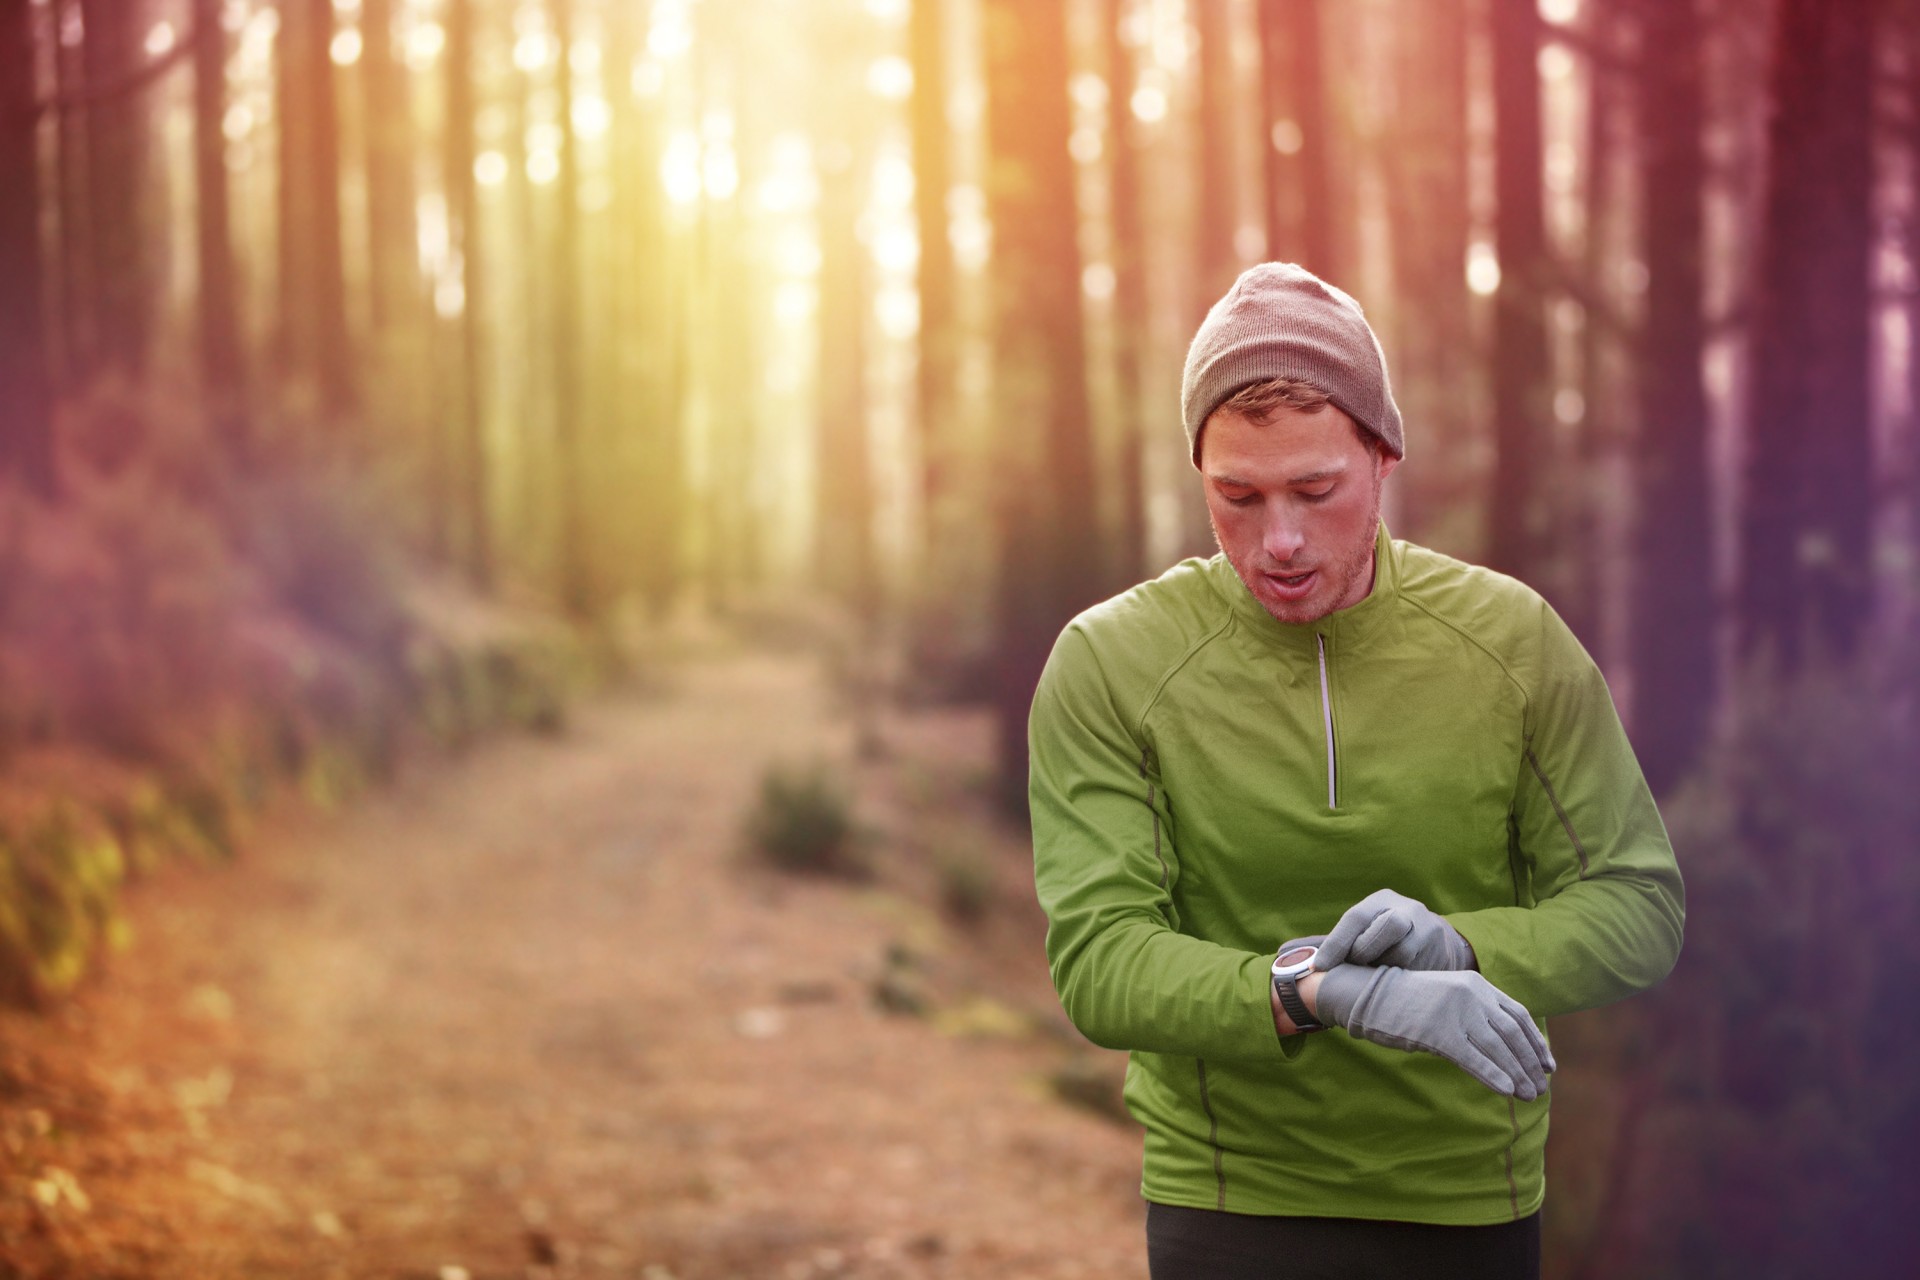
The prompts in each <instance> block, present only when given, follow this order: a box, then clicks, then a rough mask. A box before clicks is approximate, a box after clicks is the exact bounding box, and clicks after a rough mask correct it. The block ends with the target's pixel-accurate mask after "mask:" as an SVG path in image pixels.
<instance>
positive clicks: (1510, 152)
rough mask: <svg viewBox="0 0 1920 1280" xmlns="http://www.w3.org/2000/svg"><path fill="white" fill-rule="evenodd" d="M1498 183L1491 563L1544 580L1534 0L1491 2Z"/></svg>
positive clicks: (1544, 368)
mask: <svg viewBox="0 0 1920 1280" xmlns="http://www.w3.org/2000/svg"><path fill="white" fill-rule="evenodd" d="M1491 16H1492V20H1493V80H1494V85H1493V94H1494V119H1495V128H1496V131H1497V133H1496V144H1495V160H1494V187H1495V198H1496V200H1497V202H1498V212H1497V214H1496V217H1495V226H1496V228H1497V233H1496V240H1497V243H1498V246H1499V254H1500V287H1499V290H1498V291H1497V292H1496V293H1495V295H1494V304H1495V312H1494V330H1493V419H1494V446H1495V449H1496V456H1495V461H1494V472H1493V494H1492V499H1491V501H1492V513H1491V515H1492V519H1491V521H1490V523H1491V537H1490V541H1489V546H1488V553H1487V562H1488V564H1489V565H1490V566H1491V567H1493V568H1495V569H1498V570H1500V571H1501V572H1503V573H1509V574H1512V575H1513V576H1514V577H1516V578H1520V579H1522V580H1523V581H1526V582H1530V583H1532V584H1533V585H1534V586H1536V587H1544V585H1545V584H1543V583H1542V581H1541V576H1542V572H1543V570H1544V568H1545V563H1546V557H1545V554H1544V549H1545V547H1546V545H1547V543H1548V541H1549V536H1550V531H1549V528H1548V520H1547V512H1546V510H1545V506H1544V504H1543V503H1542V502H1541V500H1540V498H1541V495H1540V492H1539V490H1540V483H1541V475H1542V467H1541V465H1540V459H1541V458H1542V457H1543V456H1544V454H1545V453H1546V446H1547V441H1546V439H1545V433H1546V432H1547V430H1548V427H1549V424H1550V421H1551V411H1550V407H1549V405H1548V398H1549V392H1550V379H1549V362H1548V352H1547V327H1546V308H1545V298H1544V289H1545V283H1546V281H1547V280H1548V278H1549V275H1548V270H1547V238H1546V235H1547V233H1546V220H1545V216H1544V209H1543V191H1544V177H1543V174H1542V171H1541V170H1542V163H1541V155H1540V73H1539V53H1540V38H1539V16H1538V12H1537V10H1536V7H1535V0H1493V3H1492V9H1491Z"/></svg>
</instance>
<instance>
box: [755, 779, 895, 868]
mask: <svg viewBox="0 0 1920 1280" xmlns="http://www.w3.org/2000/svg"><path fill="white" fill-rule="evenodd" d="M857 835H858V833H857V832H856V830H855V828H854V821H853V803H852V800H851V799H850V798H849V796H848V795H847V792H846V789H845V788H844V787H843V786H842V785H841V784H840V783H839V782H838V781H837V780H836V779H835V778H834V776H833V775H832V773H831V771H830V770H829V769H828V768H827V767H826V766H825V765H824V764H819V763H815V764H812V765H807V766H793V765H776V766H774V767H773V768H771V769H769V770H768V771H767V773H766V775H765V776H764V777H762V778H761V780H760V796H759V801H758V803H757V804H756V805H755V807H754V809H753V811H752V813H751V814H749V815H748V819H747V841H748V845H749V847H750V848H751V849H752V851H753V852H754V853H756V854H757V855H758V856H759V857H761V858H762V859H764V860H765V861H767V862H769V863H771V864H772V865H773V866H776V867H778V868H780V869H781V870H783V871H796V872H801V873H804V874H810V875H829V876H842V877H846V878H849V879H862V878H865V877H866V876H867V875H868V874H869V871H870V868H869V867H868V865H867V862H866V860H865V858H864V857H863V856H862V854H861V851H860V849H859V841H858V838H857Z"/></svg>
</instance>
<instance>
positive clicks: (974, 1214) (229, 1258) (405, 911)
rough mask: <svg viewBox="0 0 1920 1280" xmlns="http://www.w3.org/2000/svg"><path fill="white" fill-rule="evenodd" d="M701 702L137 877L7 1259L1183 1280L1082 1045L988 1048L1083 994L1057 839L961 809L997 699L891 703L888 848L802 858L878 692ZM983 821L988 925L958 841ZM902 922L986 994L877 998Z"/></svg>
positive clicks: (66, 1042) (502, 756)
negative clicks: (761, 845)
mask: <svg viewBox="0 0 1920 1280" xmlns="http://www.w3.org/2000/svg"><path fill="white" fill-rule="evenodd" d="M669 685H670V687H669V688H668V689H667V690H665V691H663V692H660V693H656V694H654V695H651V696H645V697H643V696H640V695H625V696H622V697H620V698H617V699H614V700H610V701H608V702H606V703H605V704H602V705H598V706H595V707H592V708H589V709H586V710H584V711H583V712H582V713H581V714H580V716H579V717H578V718H577V722H576V724H575V725H574V726H573V727H572V728H571V729H570V730H569V731H568V732H567V734H565V735H564V736H562V737H560V738H557V739H553V740H537V739H514V740H500V741H496V742H492V743H489V744H486V745H484V746H482V747H481V748H479V749H477V750H476V751H474V752H473V753H472V754H470V755H469V756H468V757H467V758H465V759H463V760H460V761H455V762H446V763H437V764H433V765H431V766H425V767H421V768H418V769H416V770H415V771H414V772H413V773H412V775H411V776H409V777H408V778H407V779H406V780H404V781H403V782H402V783H401V784H400V785H398V786H397V787H395V788H393V789H391V790H388V791H386V792H383V793H380V794H377V795H375V796H372V797H370V798H369V799H367V800H365V801H363V802H362V803H360V804H359V805H357V806H356V807H355V808H354V809H353V811H352V812H350V813H348V814H344V815H339V816H332V817H320V816H312V815H307V816H301V815H296V814H287V815H281V816H277V817H275V818H273V819H271V820H270V821H268V822H267V823H266V824H264V825H263V827H262V829H261V830H260V831H258V832H256V833H255V834H254V838H253V841H252V845H251V848H250V851H249V853H248V854H247V856H246V858H245V859H244V860H243V861H242V862H241V863H240V864H239V865H238V866H235V867H228V868H205V869H202V868H193V867H185V866H182V867H173V868H169V869H167V870H166V871H165V872H164V873H163V874H161V875H159V876H157V877H155V878H154V879H153V880H151V881H149V882H147V883H144V884H142V885H140V886H137V887H136V889H135V891H134V893H133V896H132V899H131V902H130V911H131V916H132V921H133V925H134V928H135V931H136V932H135V942H134V944H133V945H132V947H131V948H130V949H129V950H127V951H126V952H124V953H123V954H121V955H119V956H116V957H113V958H112V959H111V960H110V961H109V962H108V963H107V964H106V965H105V966H104V969H103V971H102V973H101V974H100V975H99V976H98V977H97V978H96V979H93V980H90V981H89V983H88V985H87V986H86V988H85V989H84V990H83V991H82V992H81V993H80V994H79V996H78V997H77V998H76V999H75V1000H74V1001H73V1002H72V1003H71V1005H70V1006H69V1007H67V1008H66V1009H64V1010H63V1011H61V1012H60V1013H58V1014H56V1015H54V1016H53V1017H52V1018H50V1019H36V1018H31V1017H27V1016H24V1015H18V1014H6V1015H3V1016H0V1138H4V1140H5V1143H6V1148H5V1150H4V1151H0V1171H8V1172H9V1176H8V1177H7V1178H6V1180H5V1183H4V1185H0V1276H4V1275H24V1276H35V1277H38V1276H48V1275H72V1276H76V1277H78V1276H86V1277H89V1278H91V1277H102V1278H103V1280H104V1278H106V1277H117V1276H125V1277H136V1276H137V1277H153V1278H155V1280H164V1278H170V1277H195V1278H207V1280H224V1278H226V1277H241V1276H247V1277H268V1276H271V1277H282V1276H285V1277H323V1276H325V1277H332V1276H340V1277H356V1278H357V1277H421V1278H423V1280H435V1278H441V1280H459V1278H460V1277H461V1276H463V1275H464V1276H466V1277H471V1278H472V1280H485V1278H488V1277H507V1276H547V1275H551V1276H567V1277H574V1276H580V1277H587V1276H594V1277H600V1276H605V1277H644V1278H645V1280H666V1278H667V1277H678V1278H680V1280H699V1278H701V1277H720V1276H750V1277H759V1276H768V1277H794V1278H796V1280H797V1278H799V1277H807V1276H830V1275H844V1276H860V1277H881V1276H939V1277H988V1276H992V1277H1019V1276H1033V1277H1067V1276H1103V1277H1104V1276H1131V1275H1144V1273H1145V1267H1144V1262H1143V1258H1142V1243H1141V1238H1140V1222H1141V1205H1140V1201H1139V1197H1138V1192H1137V1186H1138V1172H1139V1143H1138V1138H1137V1136H1136V1135H1135V1134H1134V1133H1133V1132H1131V1131H1129V1130H1127V1129H1123V1128H1121V1127H1120V1126H1117V1125H1114V1124H1112V1123H1109V1122H1107V1121H1105V1120H1102V1119H1100V1118H1098V1117H1096V1116H1094V1115H1092V1114H1090V1113H1088V1112H1086V1111H1083V1110H1080V1109H1076V1108H1071V1107H1068V1106H1065V1105H1063V1104H1061V1103H1060V1102H1059V1101H1058V1100H1057V1099H1056V1098H1054V1097H1053V1096H1052V1095H1051V1094H1050V1093H1049V1092H1048V1091H1047V1089H1046V1088H1045V1087H1044V1079H1045V1074H1046V1072H1047V1071H1049V1070H1050V1069H1052V1068H1053V1067H1055V1066H1057V1065H1058V1064H1059V1063H1060V1062H1061V1061H1062V1060H1063V1058H1064V1057H1065V1056H1066V1055H1067V1054H1068V1053H1069V1052H1070V1049H1069V1048H1068V1046H1067V1045H1066V1043H1065V1042H1064V1040H1062V1039H1060V1038H1057V1037H1053V1036H1049V1035H1046V1034H1040V1033H1032V1032H1029V1033H1026V1034H1006V1035H980V1034H973V1035H969V1034H963V1033H962V1032H963V1030H964V1025H963V1024H967V1023H969V1022H970V1023H971V1024H972V1025H973V1026H974V1028H975V1030H976V1031H992V1030H995V1029H996V1028H998V1027H999V1026H1000V1024H1001V1023H1003V1022H1005V1021H1006V1019H1005V1018H1004V1017H995V1016H988V1015H992V1014H995V1013H996V1012H997V1011H998V1010H1000V1009H1003V1008H1004V1007H1006V1006H1012V1007H1014V1008H1021V1009H1032V1010H1037V1011H1047V1012H1048V1016H1053V1017H1057V1012H1055V1011H1050V1003H1051V993H1050V991H1049V989H1048V987H1047V985H1046V975H1045V970H1044V966H1043V962H1042V960H1041V957H1040V955H1039V940H1040V926H1041V922H1040V919H1039V917H1038V913H1037V909H1036V908H1034V906H1033V905H1032V902H1031V888H1030V883H1029V882H1027V881H1025V880H1024V879H1023V877H1024V875H1025V872H1026V870H1027V867H1028V866H1029V865H1030V864H1028V863H1027V862H1026V861H1025V858H1024V854H1023V851H1022V849H1021V847H1020V846H1019V844H1018V843H1017V842H1010V841H1009V837H1007V836H1006V835H1005V834H1004V833H999V834H995V833H993V832H992V829H991V828H990V827H988V826H987V825H985V824H984V823H982V822H980V821H978V820H977V819H976V818H975V817H973V816H971V815H970V814H969V813H968V812H967V811H966V809H965V806H964V804H962V805H960V806H959V807H956V805H955V802H952V801H949V800H947V799H944V797H946V796H949V795H950V794H952V793H954V792H955V791H964V788H965V786H966V785H967V784H968V782H969V780H973V781H975V782H977V780H978V777H979V775H980V773H981V772H982V770H983V768H984V760H985V755H986V743H987V726H986V724H985V722H984V720H982V719H981V718H980V717H978V716H975V715H967V714H955V713H928V714H925V715H915V716H912V717H895V718H894V719H893V720H892V721H891V722H889V724H888V725H887V727H886V740H887V742H888V743H889V745H890V748H891V750H890V754H889V756H888V758H887V759H885V760H884V761H882V762H880V763H878V764H875V765H872V766H868V767H863V768H862V770H861V771H860V786H861V793H862V808H863V811H864V812H865V813H866V814H867V816H868V817H869V819H870V820H871V821H874V822H876V823H877V824H878V826H879V828H880V831H881V839H880V841H879V843H880V845H881V847H882V851H883V852H882V856H883V860H884V862H885V866H886V868H887V869H886V870H884V871H883V873H882V876H881V878H880V880H879V881H878V882H877V883H875V884H872V885H867V886H849V885H845V884H832V883H820V882H811V881H798V880H793V879H791V878H788V877H783V876H779V875H775V874H773V873H771V872H767V871H761V870H757V869H753V868H749V867H743V866H741V865H739V864H738V862H737V861H736V860H735V858H734V856H733V851H734V849H735V847H736V843H737V838H738V837H737V832H738V830H739V822H740V815H741V813H742V811H743V809H744V807H745V805H746V804H747V803H748V802H749V800H750V799H751V797H752V795H753V792H754V788H755V786H756V784H757V780H758V778H759V776H760V770H761V767H762V765H763V764H764V763H765V762H767V761H769V760H774V759H792V758H802V757H806V756H809V755H813V754H818V753H824V754H827V755H829V756H831V757H833V758H835V759H839V760H846V759H848V758H849V757H850V754H851V753H850V749H849V747H850V731H849V729H848V727H847V724H846V721H845V717H844V716H842V715H839V714H837V713H836V712H835V710H834V709H833V708H832V707H831V706H830V705H829V704H828V701H827V699H826V697H825V695H824V694H823V693H822V692H821V691H820V690H819V688H818V683H817V681H815V680H814V679H813V678H812V676H811V673H810V670H809V668H808V667H807V666H806V665H805V664H803V663H801V662H799V661H797V660H791V659H775V658H769V657H753V656H736V657H731V658H727V659H724V660H711V661H708V662H705V663H702V664H699V665H694V666H690V667H686V668H684V669H677V670H676V671H675V672H674V673H673V674H672V676H671V678H670V680H669ZM973 845H980V846H983V847H982V848H980V849H979V850H977V852H978V853H979V855H980V856H982V857H984V858H985V859H986V862H987V865H990V866H992V867H994V868H995V874H996V876H997V878H998V883H997V889H996V897H995V907H994V911H993V915H992V918H991V919H990V920H989V921H988V923H987V924H986V926H984V928H983V929H982V930H980V931H978V932H976V933H972V934H962V933H960V932H958V931H956V930H955V929H954V928H953V927H952V926H948V925H943V924H942V923H941V921H940V919H939V917H938V914H937V913H936V912H934V911H932V910H930V909H929V908H928V907H926V906H924V905H921V904H923V903H925V902H927V901H930V900H931V894H930V892H929V891H928V886H929V884H930V883H931V881H930V878H929V874H930V873H929V872H928V871H927V870H926V868H925V866H924V865H923V864H924V863H925V862H926V860H927V857H928V856H929V851H932V850H937V849H945V850H947V851H949V852H952V851H953V850H955V849H961V850H963V851H972V850H971V846H973ZM984 846H990V847H984ZM890 945H893V946H896V947H906V948H908V949H910V950H912V951H914V952H916V953H919V954H922V955H924V956H926V957H928V959H927V960H926V962H925V964H924V965H923V966H922V967H921V968H920V969H918V970H911V971H907V972H906V975H905V976H906V977H907V978H908V979H909V980H910V981H912V982H913V983H916V984H922V985H924V986H925V987H926V988H927V989H928V990H930V991H931V992H932V993H933V994H934V996H935V999H936V1004H937V1005H938V1006H939V1007H943V1008H944V1009H945V1010H946V1015H945V1016H944V1017H935V1018H918V1017H906V1016H897V1015H889V1014H887V1013H885V1012H883V1011H881V1010H880V1009H879V1008H878V1007H877V1005H876V1002H875V1001H874V999H873V998H872V995H871V992H872V990H873V988H874V985H875V983H876V980H877V979H878V978H879V977H880V976H881V975H882V973H883V971H884V970H885V969H886V966H887V961H886V959H885V957H886V955H887V951H888V948H889V946H890ZM978 992H986V993H989V994H991V995H993V996H995V997H996V998H997V1000H998V1001H999V1002H1000V1003H999V1004H998V1005H970V1004H967V1003H966V997H967V996H968V994H969V993H978ZM969 1009H971V1010H973V1012H974V1015H975V1016H973V1017H971V1018H968V1017H967V1016H965V1014H966V1011H967V1010H969ZM1103 1065H1104V1066H1105V1067H1108V1068H1110V1067H1111V1065H1112V1064H1111V1063H1110V1062H1106V1063H1104V1064H1103ZM63 1258H64V1259H66V1260H67V1263H66V1265H65V1268H64V1269H62V1268H61V1264H60V1263H59V1260H60V1259H63Z"/></svg>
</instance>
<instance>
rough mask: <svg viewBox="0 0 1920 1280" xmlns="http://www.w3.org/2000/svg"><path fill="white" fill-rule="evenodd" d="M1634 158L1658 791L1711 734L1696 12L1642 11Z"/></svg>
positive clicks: (1650, 681)
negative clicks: (1642, 271)
mask: <svg viewBox="0 0 1920 1280" xmlns="http://www.w3.org/2000/svg"><path fill="white" fill-rule="evenodd" d="M1644 23H1645V25H1644V27H1643V28H1642V39H1641V50H1642V54H1641V56H1642V58H1643V62H1642V68H1643V69H1642V73H1641V82H1640V83H1641V85H1642V94H1643V98H1642V102H1641V107H1640V110H1639V113H1638V115H1639V120H1640V128H1641V136H1640V149H1641V154H1642V156H1643V157H1644V159H1643V163H1644V164H1645V166H1646V169H1645V173H1646V177H1645V181H1644V186H1645V190H1646V193H1647V197H1646V198H1647V204H1646V245H1647V300H1646V303H1647V312H1646V329H1645V331H1644V336H1643V339H1642V347H1641V351H1640V370H1641V372H1640V441H1639V447H1638V448H1637V449H1636V450H1635V451H1634V460H1635V464H1636V467H1637V470H1638V472H1639V480H1638V484H1637V485H1636V488H1637V490H1638V493H1639V513H1638V518H1637V524H1636V527H1635V530H1634V556H1633V566H1634V579H1633V610H1632V616H1633V646H1632V659H1631V660H1632V668H1633V736H1634V747H1635V751H1636V753H1637V754H1638V755H1639V757H1640V765H1641V768H1642V769H1643V770H1645V772H1646V775H1647V782H1648V784H1649V785H1650V786H1652V787H1653V789H1654V791H1655V792H1656V793H1660V794H1664V793H1665V792H1666V791H1667V790H1668V789H1669V788H1670V787H1671V786H1672V785H1673V784H1674V783H1675V782H1677V781H1678V780H1679V778H1680V776H1681V775H1682V774H1683V773H1684V772H1685V771H1686V769H1687V767H1688V766H1689V765H1690V764H1691V763H1692V762H1693V760H1694V758H1695V756H1696V754H1697V753H1698V751H1699V748H1700V745H1701V743H1702V741H1703V740H1704V738H1705V735H1706V728H1707V720H1708V715H1709V713H1710V711H1711V709H1712V706H1713V700H1714V691H1715V688H1716V683H1717V681H1716V673H1715V670H1714V660H1713V654H1714V645H1713V632H1714V616H1715V610H1714V592H1713V590H1712V583H1713V576H1714V575H1713V548H1712V528H1711V524H1710V520H1709V513H1710V511H1711V503H1710V502H1709V495H1708V491H1707V489H1708V473H1707V398H1706V387H1705V384H1704V382H1703V380H1702V375H1701V359H1702V356H1703V355H1704V351H1705V346H1706V329H1705V325H1704V322H1703V320H1702V317H1701V297H1702V278H1701V264H1702V261H1703V256H1704V250H1705V226H1704V219H1703V213H1702V200H1703V194H1704V187H1705V183H1706V169H1707V165H1706V149H1705V138H1704V134H1703V127H1704V124H1705V119H1704V112H1705V109H1704V105H1703V102H1702V96H1701V89H1700V85H1701V81H1702V79H1703V78H1704V72H1705V68H1704V67H1703V66H1702V58H1701V40H1702V38H1703V32H1702V31H1701V23H1700V17H1699V11H1698V9H1697V7H1696V5H1695V4H1694V3H1693V0H1668V2H1667V3H1665V4H1660V5H1655V6H1652V7H1650V8H1648V9H1646V10H1645V18H1644Z"/></svg>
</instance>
